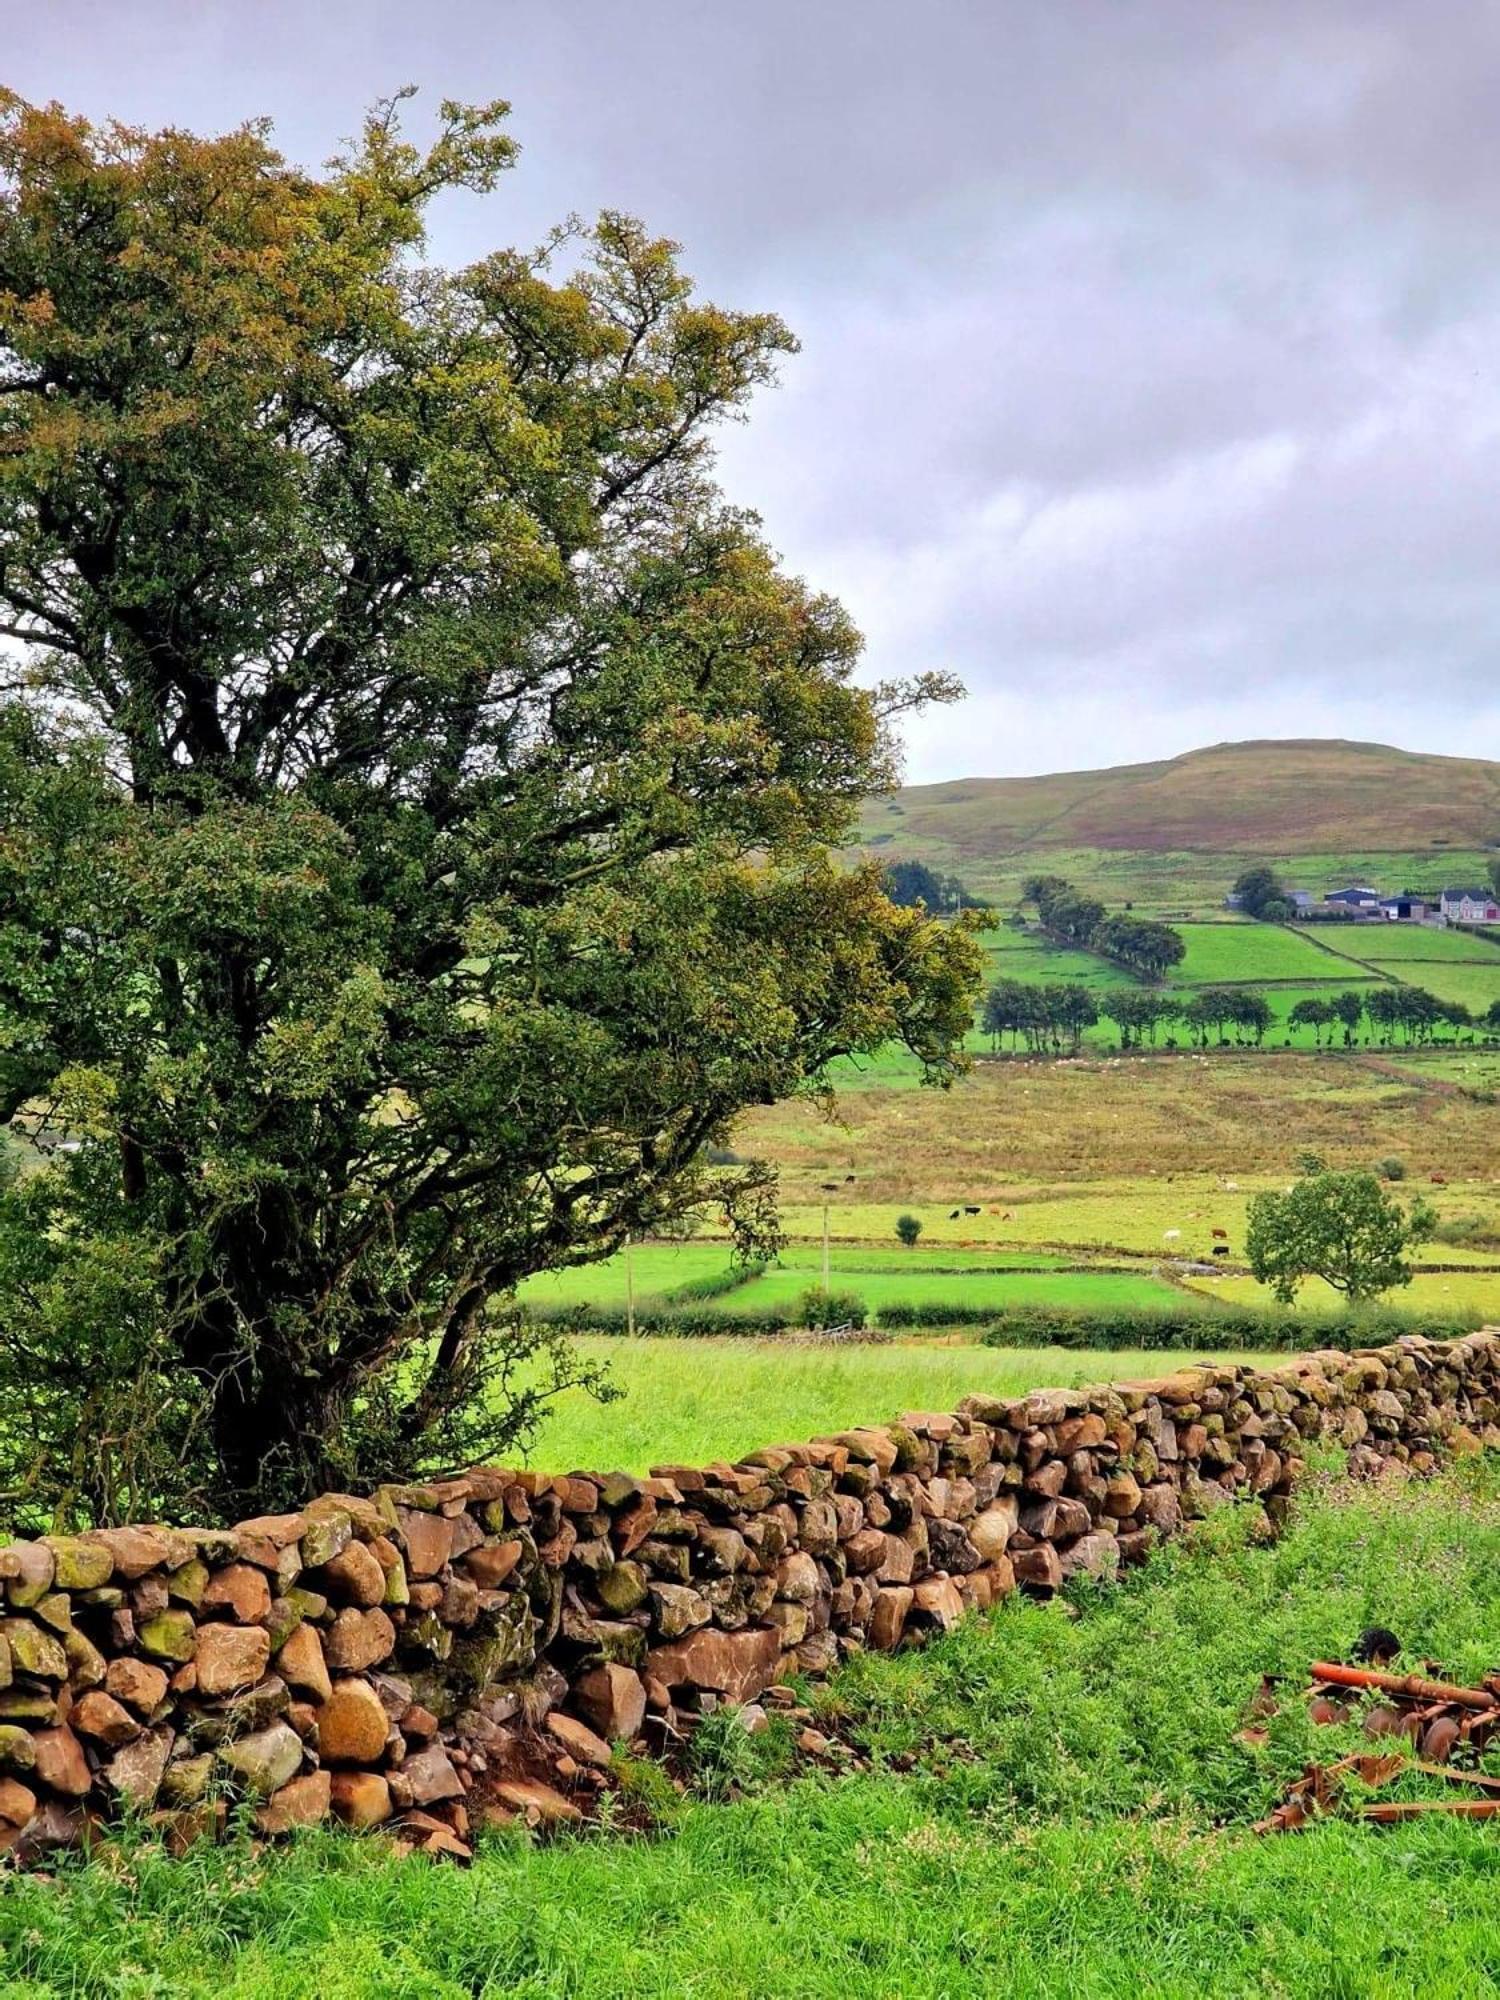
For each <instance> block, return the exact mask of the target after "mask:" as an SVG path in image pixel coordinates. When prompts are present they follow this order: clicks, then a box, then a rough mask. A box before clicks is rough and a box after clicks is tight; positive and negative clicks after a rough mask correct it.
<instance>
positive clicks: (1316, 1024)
mask: <svg viewBox="0 0 1500 2000" xmlns="http://www.w3.org/2000/svg"><path fill="white" fill-rule="evenodd" d="M1286 1018H1287V1025H1288V1027H1292V1028H1311V1029H1312V1031H1313V1042H1314V1045H1315V1046H1316V1047H1318V1048H1321V1047H1322V1046H1323V1030H1324V1029H1325V1028H1326V1027H1328V1026H1329V1024H1330V1023H1331V1022H1332V1021H1333V1020H1334V1018H1335V1015H1334V1003H1333V1002H1332V1001H1331V1000H1315V999H1305V1000H1299V1001H1298V1002H1297V1003H1296V1005H1295V1006H1294V1007H1293V1008H1292V1010H1291V1012H1290V1013H1289V1014H1288V1015H1287V1017H1286Z"/></svg>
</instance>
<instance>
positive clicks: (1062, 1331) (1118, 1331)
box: [982, 1305, 1483, 1354]
mask: <svg viewBox="0 0 1500 2000" xmlns="http://www.w3.org/2000/svg"><path fill="white" fill-rule="evenodd" d="M1482 1323H1483V1318H1482V1315H1481V1314H1479V1313H1477V1312H1454V1311H1452V1310H1449V1311H1447V1312H1443V1313H1417V1312H1403V1311H1399V1310H1395V1309H1393V1308H1391V1307H1389V1306H1373V1307H1369V1308H1367V1309H1365V1310H1364V1311H1361V1312H1345V1313H1293V1312H1278V1311H1276V1310H1275V1309H1265V1310H1259V1309H1256V1308H1253V1307H1226V1306H1213V1305H1205V1306H1203V1307H1201V1308H1198V1307H1194V1306H1190V1305H1189V1306H1184V1307H1182V1308H1180V1309H1174V1308H1172V1307H1165V1308H1154V1307H1153V1308H1148V1307H1135V1308H1125V1309H1121V1310H1118V1311H1113V1312H1109V1313H1089V1312H1080V1311H1078V1310H1077V1309H1076V1308H1068V1307H1050V1306H1017V1307H1016V1308H1014V1309H1013V1310H1012V1311H1010V1312H1007V1313H1006V1314H1005V1315H1004V1316H1003V1317H1002V1318H1001V1319H999V1320H997V1321H996V1322H995V1324H994V1325H993V1326H991V1327H990V1328H989V1330H988V1332H986V1333H985V1334H984V1335H983V1336H982V1340H983V1344H984V1345H985V1346H986V1347H1073V1348H1090V1347H1139V1348H1146V1349H1161V1350H1174V1349H1175V1350H1176V1351H1178V1352H1181V1353H1192V1352H1194V1351H1196V1352H1198V1353H1202V1354H1223V1353H1233V1352H1237V1351H1239V1350H1244V1351H1246V1352H1254V1351H1257V1350H1259V1351H1261V1352H1265V1353H1273V1352H1274V1353H1287V1354H1295V1353H1302V1352H1305V1351H1306V1350H1308V1349H1310V1348H1316V1347H1342V1348H1354V1347H1383V1346H1385V1345H1386V1344H1387V1343H1388V1342H1390V1341H1393V1340H1399V1339H1400V1338H1401V1336H1402V1335H1403V1334H1408V1333H1421V1334H1426V1335H1428V1336H1429V1337H1430V1338H1432V1339H1434V1340H1453V1339H1456V1338H1457V1337H1458V1336H1459V1335H1461V1334H1465V1333H1472V1332H1473V1331H1474V1329H1475V1327H1477V1326H1480V1325H1482Z"/></svg>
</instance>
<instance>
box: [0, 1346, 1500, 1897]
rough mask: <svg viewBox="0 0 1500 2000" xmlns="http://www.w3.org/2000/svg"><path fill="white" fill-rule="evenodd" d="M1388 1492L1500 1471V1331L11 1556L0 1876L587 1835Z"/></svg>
mask: <svg viewBox="0 0 1500 2000" xmlns="http://www.w3.org/2000/svg"><path fill="white" fill-rule="evenodd" d="M1320 1437H1321V1438H1331V1439H1334V1440H1336V1441H1339V1442H1341V1443H1343V1444H1345V1445H1347V1446H1349V1447H1350V1448H1351V1457H1352V1460H1353V1463H1354V1465H1355V1467H1356V1469H1360V1468H1363V1469H1374V1468H1376V1467H1378V1466H1379V1465H1381V1464H1382V1463H1383V1462H1387V1461H1392V1460H1395V1461H1401V1462H1403V1463H1405V1464H1406V1465H1407V1466H1408V1467H1409V1468H1410V1469H1412V1470H1415V1471H1421V1470H1424V1469H1427V1468H1429V1467H1430V1466H1431V1465H1432V1464H1433V1463H1434V1461H1435V1455H1436V1454H1437V1453H1439V1452H1440V1451H1442V1450H1443V1449H1445V1448H1454V1447H1457V1448H1469V1449H1479V1448H1484V1447H1491V1448H1494V1447H1500V1334H1495V1333H1492V1332H1484V1333H1479V1334H1474V1335H1471V1336H1470V1337H1468V1338H1467V1339H1463V1340H1458V1341H1452V1342H1446V1343H1439V1342H1429V1341H1423V1340H1418V1339H1410V1340H1403V1341H1401V1342H1399V1343H1398V1344H1397V1345H1396V1346H1394V1347H1389V1348H1383V1349H1379V1350H1371V1351H1368V1352H1362V1353H1355V1354H1343V1353H1337V1354H1335V1353H1326V1354H1316V1355H1310V1356H1306V1357H1303V1358H1301V1359H1300V1360H1298V1361H1297V1362H1295V1363H1293V1364H1291V1365H1289V1366H1287V1367H1285V1368H1281V1369H1277V1370H1275V1371H1274V1372H1270V1373H1262V1372H1258V1371H1255V1370H1253V1369H1250V1368H1246V1367H1219V1366H1216V1367H1198V1368H1189V1369H1184V1370H1182V1371H1181V1372H1179V1373H1177V1374H1174V1375H1171V1376H1168V1377H1165V1378H1163V1379H1161V1380H1158V1381H1150V1382H1135V1383H1130V1384H1125V1385H1121V1386H1116V1387H1109V1388H1097V1389H1086V1390H1079V1391H1072V1390H1041V1391H1038V1392H1036V1393H1035V1394H1033V1395H1030V1396H1026V1397H1023V1398H1019V1399H1016V1400H1010V1401H1000V1400H994V1399H990V1398H987V1397H984V1396H974V1397H970V1398H969V1399H968V1400H967V1401H966V1402H965V1404H964V1405H963V1406H962V1407H961V1408H960V1409H959V1410H958V1411H956V1412H954V1413H952V1414H942V1415H928V1414H914V1415H908V1416H906V1417H903V1418H902V1419H901V1420H900V1421H899V1422H897V1423H894V1424H889V1425H885V1426H881V1427H872V1428H868V1429H857V1430H849V1431H844V1432H841V1433H840V1434H838V1435H837V1436H834V1437H826V1438H818V1439H814V1440H813V1441H812V1442H810V1443H806V1444H796V1445H784V1446H775V1447H772V1448H770V1449H767V1450H764V1451H758V1452H753V1453H751V1454H750V1456H749V1457H748V1458H745V1459H742V1460H741V1461H739V1462H738V1463H737V1464H734V1465H729V1464H716V1465H707V1466H691V1467H688V1466H660V1467H658V1468H656V1470H655V1471H654V1473H653V1474H652V1476H651V1477H649V1478H639V1479H638V1478H632V1477H629V1476H627V1475H625V1474H623V1473H606V1474H596V1473H572V1474H569V1475H567V1476H549V1475H546V1474H541V1473H537V1472H513V1471H505V1470H490V1469H484V1470H478V1471H473V1472H468V1473H465V1474H463V1475H462V1476H460V1477H456V1478H449V1479H442V1480H436V1481H433V1482H431V1483H428V1484H423V1485H413V1486H387V1487H384V1488H382V1489H380V1490H379V1491H378V1492H377V1493H375V1494H374V1495H373V1496H370V1497H368V1498H364V1497H357V1496H351V1495H347V1494H325V1495H324V1496H323V1497H322V1498H321V1499H318V1500H316V1501H314V1502H313V1503H312V1504H311V1505H310V1506H308V1507H306V1508H304V1509H303V1510H302V1511H301V1512H299V1513H295V1514H277V1515H270V1516H266V1517H264V1518H261V1519H257V1520H251V1521H243V1522H241V1523H240V1524H239V1525H238V1526H237V1527H234V1528H229V1529H190V1528H175V1527H161V1526H137V1527H124V1528H114V1529H108V1530H103V1531H100V1532H96V1533H89V1534H82V1535H76V1536H62V1537H46V1538H43V1539H42V1540H39V1541H33V1542H23V1543H15V1544H12V1545H11V1546H9V1547H6V1548H4V1549H0V1579H3V1583H4V1598H5V1603H4V1615H3V1616H0V1849H9V1850H11V1851H13V1852H14V1853H15V1855H16V1857H17V1858H18V1859H22V1860H24V1859H28V1858H30V1857H31V1856H32V1855H34V1854H36V1853H38V1852H42V1851H45V1850H46V1849H48V1848H49V1847H52V1846H55V1845H57V1844H59V1843H63V1842H69V1841H73V1840H77V1839H79V1838H80V1837H82V1836H83V1834H84V1833H85V1832H86V1831H87V1830H88V1828H89V1827H90V1825H91V1824H93V1823H95V1822H96V1821H98V1820H100V1819H102V1818H105V1817H107V1816H109V1815H110V1814H111V1813H112V1812H114V1811H116V1810H117V1809H118V1808H119V1807H120V1806H121V1805H122V1804H123V1805H129V1806H132V1807H135V1808H137V1809H140V1810H144V1811H147V1812H152V1813H154V1814H156V1815H157V1816H158V1817H159V1819H160V1821H161V1822H162V1824H163V1825H164V1826H165V1827H166V1828H167V1830H168V1831H169V1833H171V1834H172V1835H173V1836H174V1837H176V1838H186V1837H188V1836H191V1835H194V1834H196V1833H198V1832H202V1831H211V1830H212V1829H213V1827H214V1826H215V1825H217V1824H218V1823H220V1822H221V1820H222V1817H223V1814H224V1812H225V1809H226V1802H227V1801H230V1800H233V1799H235V1798H241V1799H244V1800H247V1801H249V1802H250V1805H251V1809H252V1810H253V1811H254V1813H255V1815H256V1817H257V1820H258V1823H259V1824H260V1826H261V1827H262V1828H263V1829H264V1830H265V1831H268V1832H276V1831H280V1830H283V1829H287V1828H290V1827H293V1826H296V1825H298V1824H302V1823H306V1822H310V1821H315V1820H319V1819H322V1818H324V1817H326V1816H329V1815H332V1816H334V1817H336V1818H338V1819H340V1820H342V1821H345V1822H347V1823H349V1824H352V1825H355V1826H371V1825H376V1824H379V1823H382V1822H385V1821H388V1820H392V1819H393V1818H400V1819H401V1820H402V1822H403V1825H404V1827H405V1828H406V1830H407V1832H408V1835H409V1837H413V1838H415V1839H419V1840H420V1841H421V1842H422V1843H423V1844H424V1845H426V1846H429V1847H435V1848H442V1847H444V1846H453V1847H455V1848H456V1847H459V1846H460V1845H461V1843H462V1840H463V1838H464V1836H465V1835H466V1833H467V1831H468V1828H469V1823H470V1817H471V1814H473V1813H475V1812H476V1811H479V1810H483V1811H484V1812H487V1813H495V1814H504V1813H520V1814H525V1815H526V1816H527V1817H529V1818H531V1819H533V1820H535V1819H536V1818H538V1817H541V1818H545V1819H550V1820H561V1819H567V1818H570V1817H574V1816H576V1815H577V1813H578V1811H579V1809H580V1804H583V1803H586V1795H587V1794H588V1792H589V1791H590V1789H591V1788H597V1786H598V1785H599V1784H600V1783H602V1782H603V1780H602V1778H601V1776H600V1773H601V1769H602V1767H603V1766H605V1765H607V1764H608V1762H609V1756H610V1752H609V1744H610V1743H611V1742H613V1741H617V1740H621V1739H623V1740H625V1741H627V1742H632V1743H636V1744H637V1745H638V1747H641V1748H644V1749H646V1750H653V1751H660V1750H665V1749H670V1747H671V1746H672V1745H673V1744H675V1743H677V1742H678V1741H680V1740H681V1738H682V1737H683V1736H684V1735H685V1734H686V1733H687V1732H688V1731H689V1730H690V1729H691V1727H692V1726H693V1725H694V1722H695V1721H696V1719H697V1718H699V1717H701V1716H702V1715H703V1714H705V1713H707V1712H709V1711H711V1710H712V1709H714V1708H715V1707H717V1706H719V1705H720V1704H722V1703H741V1704H744V1703H751V1704H753V1703H754V1701H755V1698H756V1697H757V1696H758V1695H760V1694H761V1693H762V1692H763V1691H764V1690H765V1689H766V1688H767V1687H769V1686H770V1685H771V1684H773V1683H776V1682H779V1681H781V1680H783V1679H784V1678H785V1677H786V1676H787V1675H789V1674H793V1673H813V1674H822V1673H825V1672H827V1671H828V1670H830V1669H831V1668H833V1667H834V1666H835V1665H836V1664H837V1663H838V1661H839V1660H840V1659H841V1658H843V1657H845V1656H847V1655H848V1654H850V1653H853V1652H856V1651H858V1650H860V1649H862V1648H865V1647H876V1648H885V1649H889V1648H892V1647H896V1646H899V1645H903V1644H912V1643H917V1642H919V1641H920V1640H921V1639H923V1638H925V1637H926V1636H927V1635H928V1634H930V1633H932V1632H935V1631H941V1630H943V1629H945V1628H947V1627H948V1626H950V1625H952V1624H953V1623H954V1622H955V1621H956V1620H957V1619H959V1618H960V1617H961V1616H963V1614H964V1613H965V1612H966V1611H968V1610H970V1609H973V1608H979V1607H983V1606H987V1605H990V1604H993V1603H994V1602H996V1601H997V1600H998V1599H1000V1598H1003V1597H1004V1596H1006V1595H1007V1594H1008V1593H1009V1592H1011V1591H1013V1590H1015V1589H1017V1588H1022V1589H1026V1590H1030V1591H1041V1592H1046V1591H1053V1590H1056V1589H1057V1588H1058V1587H1059V1585H1061V1584H1062V1583H1063V1582H1064V1581H1065V1580H1066V1579H1067V1578H1068V1577H1070V1576H1072V1575H1076V1574H1078V1573H1079V1572H1088V1573H1090V1574H1093V1575H1098V1576H1109V1575H1112V1574H1113V1573H1114V1572H1115V1571H1116V1570H1117V1569H1118V1568H1119V1566H1120V1565H1121V1564H1122V1563H1129V1562H1132V1561H1135V1560H1137V1559H1138V1558H1139V1557H1140V1556H1141V1555H1142V1554H1144V1552H1145V1551H1146V1550H1147V1548H1148V1547H1149V1546H1150V1545H1151V1543H1152V1541H1153V1540H1154V1539H1155V1538H1156V1537H1157V1536H1160V1535H1169V1534H1172V1533H1173V1532H1175V1531H1176V1530H1177V1529H1178V1528H1179V1527H1180V1526H1181V1525H1182V1523H1183V1522H1184V1521H1185V1520H1191V1519H1193V1518H1195V1517H1198V1516H1201V1515H1203V1514H1205V1513H1207V1512H1208V1511H1209V1510H1211V1509H1212V1508H1214V1507H1217V1506H1220V1505H1223V1504H1225V1503H1227V1502H1228V1501H1230V1500H1231V1499H1232V1498H1233V1497H1235V1496H1240V1495H1248V1496H1254V1497H1256V1498H1258V1499H1259V1500H1261V1501H1262V1502H1263V1503H1265V1504H1266V1505H1267V1506H1268V1507H1269V1508H1270V1509H1271V1510H1272V1512H1273V1513H1274V1512H1275V1511H1276V1510H1277V1509H1279V1508H1280V1507H1281V1506H1283V1505H1284V1503H1285V1500H1286V1497H1287V1495H1288V1494H1289V1492H1290V1490H1291V1488H1292V1485H1293V1483H1294V1481H1295V1479H1296V1477H1297V1475H1298V1473H1299V1471H1300V1469H1301V1465H1302V1457H1301V1454H1302V1451H1303V1447H1304V1444H1305V1442H1306V1441H1307V1440H1309V1439H1313V1438H1320Z"/></svg>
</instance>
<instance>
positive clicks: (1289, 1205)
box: [1245, 1169, 1436, 1305]
mask: <svg viewBox="0 0 1500 2000" xmlns="http://www.w3.org/2000/svg"><path fill="white" fill-rule="evenodd" d="M1435 1220H1436V1218H1435V1217H1434V1215H1433V1213H1432V1211H1431V1210H1430V1209H1429V1208H1427V1207H1426V1206H1425V1205H1424V1204H1422V1203H1417V1204H1415V1205H1414V1206H1413V1207H1412V1208H1411V1209H1410V1210H1409V1211H1408V1210H1407V1209H1404V1208H1403V1207H1402V1206H1401V1204H1400V1203H1399V1202H1398V1201H1396V1200H1395V1198H1394V1197H1393V1196H1391V1195H1388V1194H1387V1193H1386V1192H1385V1190H1384V1189H1383V1188H1382V1187H1381V1185H1380V1182H1379V1181H1378V1180H1377V1179H1376V1177H1375V1175H1374V1174H1371V1173H1362V1172H1344V1173H1328V1172H1319V1171H1317V1170H1316V1169H1314V1170H1312V1171H1309V1172H1306V1173H1304V1174H1303V1176H1302V1178H1301V1179H1300V1180H1298V1181H1296V1182H1295V1183H1294V1184H1293V1185H1292V1186H1291V1187H1290V1188H1289V1189H1288V1190H1287V1191H1286V1193H1285V1194H1277V1193H1275V1192H1267V1193H1264V1194H1258V1195H1256V1196H1255V1197H1254V1198H1253V1199H1252V1200H1251V1202H1250V1206H1249V1208H1248V1210H1247V1212H1246V1229H1245V1251H1246V1255H1247V1256H1248V1258H1249V1261H1250V1268H1251V1270H1252V1271H1253V1273H1254V1274H1255V1276H1256V1278H1257V1279H1259V1281H1260V1282H1261V1283H1262V1284H1263V1285H1269V1286H1270V1287H1271V1289H1272V1291H1273V1292H1275V1294H1276V1296H1277V1298H1278V1299H1280V1300H1281V1301H1282V1302H1283V1304H1285V1305H1290V1304H1291V1302H1292V1300H1293V1299H1294V1298H1295V1297H1296V1294H1297V1288H1298V1286H1299V1285H1300V1284H1302V1282H1303V1281H1304V1279H1307V1278H1321V1279H1322V1280H1323V1281H1324V1283H1325V1284H1328V1285H1331V1286H1332V1287H1333V1289H1334V1291H1336V1292H1342V1293H1343V1295H1344V1297H1345V1298H1346V1299H1348V1300H1349V1301H1350V1303H1351V1304H1355V1303H1358V1302H1359V1301H1360V1300H1363V1299H1370V1298H1376V1297H1378V1296H1379V1294H1380V1293H1381V1292H1388V1291H1391V1290H1392V1289H1393V1288H1394V1287H1396V1286H1398V1285H1408V1284H1410V1283H1411V1266H1410V1265H1409V1264H1408V1263H1407V1262H1406V1259H1405V1252H1406V1251H1407V1249H1408V1248H1409V1247H1410V1246H1411V1245H1413V1244H1415V1243H1421V1242H1423V1241H1425V1240H1426V1238H1427V1237H1429V1236H1430V1235H1431V1234H1432V1228H1433V1224H1434V1222H1435Z"/></svg>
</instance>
